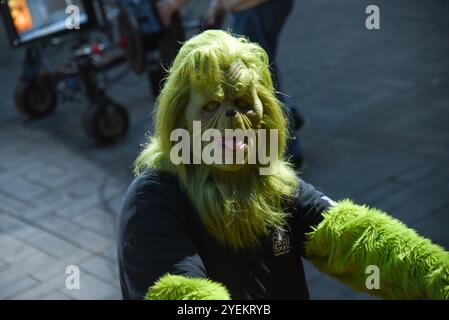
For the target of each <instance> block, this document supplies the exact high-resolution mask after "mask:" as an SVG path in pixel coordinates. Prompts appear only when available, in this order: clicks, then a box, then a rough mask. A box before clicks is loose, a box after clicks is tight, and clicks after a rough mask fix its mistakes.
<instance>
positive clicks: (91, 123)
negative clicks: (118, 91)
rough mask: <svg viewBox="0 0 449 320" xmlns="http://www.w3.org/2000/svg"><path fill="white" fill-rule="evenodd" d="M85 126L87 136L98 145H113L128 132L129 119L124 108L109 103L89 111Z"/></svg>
mask: <svg viewBox="0 0 449 320" xmlns="http://www.w3.org/2000/svg"><path fill="white" fill-rule="evenodd" d="M84 126H85V129H86V131H87V134H88V135H89V136H90V137H92V138H93V139H94V140H95V141H96V142H97V143H98V144H103V145H106V144H112V143H114V142H116V141H117V140H119V139H120V138H122V137H123V136H125V134H126V133H127V132H128V128H129V117H128V113H127V111H126V109H125V108H124V107H123V106H121V105H119V104H117V103H115V102H111V101H108V102H105V103H103V104H101V105H92V106H90V107H89V108H88V109H87V111H86V113H85V115H84Z"/></svg>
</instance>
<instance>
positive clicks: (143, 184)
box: [118, 178, 206, 299]
mask: <svg viewBox="0 0 449 320" xmlns="http://www.w3.org/2000/svg"><path fill="white" fill-rule="evenodd" d="M178 193H179V192H178ZM182 207H183V203H181V198H179V197H178V195H177V192H175V191H174V190H171V189H170V188H169V187H167V185H164V184H163V183H161V181H158V180H154V179H150V178H137V179H136V180H135V181H134V182H133V183H132V184H131V186H130V188H129V189H128V192H127V194H126V197H125V201H124V205H123V208H122V212H121V216H120V221H119V240H118V241H119V243H118V259H119V269H120V283H121V288H122V294H123V298H124V299H142V298H143V297H144V295H145V294H146V292H147V291H148V288H149V287H151V286H152V285H153V284H154V282H155V281H156V280H157V279H159V278H160V277H161V276H163V275H164V274H166V273H171V274H177V275H184V276H191V277H201V278H203V277H206V272H205V269H204V265H203V263H202V261H201V258H200V256H199V255H198V253H197V251H196V248H195V245H194V244H193V242H192V237H191V232H190V230H189V227H188V226H189V224H188V222H187V221H185V220H184V218H183V215H182V212H181V211H182Z"/></svg>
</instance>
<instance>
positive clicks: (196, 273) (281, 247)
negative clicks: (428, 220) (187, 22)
mask: <svg viewBox="0 0 449 320" xmlns="http://www.w3.org/2000/svg"><path fill="white" fill-rule="evenodd" d="M268 61H269V60H268V57H267V54H266V53H265V51H264V50H263V49H262V48H261V47H260V46H258V45H257V44H254V43H251V42H249V41H247V40H246V39H244V38H238V37H234V36H232V35H230V34H229V33H227V32H223V31H218V30H210V31H206V32H204V33H202V34H200V35H197V36H195V37H194V38H192V39H190V40H189V41H187V42H186V43H185V44H184V45H183V46H182V48H181V50H180V52H179V53H178V55H177V57H176V59H175V61H174V63H173V65H172V67H171V68H170V70H169V74H168V77H167V79H166V81H165V84H164V87H163V89H162V91H161V94H160V95H159V97H158V100H157V110H156V115H155V132H154V134H153V136H152V137H151V138H150V141H149V142H148V144H147V145H146V146H145V147H144V149H143V151H142V152H141V154H140V155H139V157H138V158H137V160H136V165H135V173H136V178H135V179H134V181H133V182H132V184H131V185H130V187H129V189H128V192H127V194H126V197H125V201H124V205H123V209H122V212H121V216H120V222H119V246H118V257H119V268H120V279H121V287H122V293H123V296H124V298H126V299H143V298H145V299H266V298H271V299H308V298H309V295H308V290H307V284H306V282H305V278H304V271H303V266H302V262H301V258H302V257H304V258H307V259H309V260H310V261H311V262H312V263H313V264H314V265H315V266H316V267H317V268H318V269H320V270H322V271H323V272H326V273H328V274H330V275H332V276H333V277H335V278H337V279H339V280H341V281H342V282H344V283H346V284H348V285H349V286H351V287H352V288H354V289H356V290H359V291H367V292H369V293H372V294H375V295H378V296H380V297H383V298H387V299H449V253H448V252H446V251H445V250H444V249H443V248H441V247H439V246H438V245H435V244H433V243H432V242H431V241H430V240H428V239H425V238H423V237H420V236H419V235H417V234H416V232H415V231H413V230H412V229H410V228H407V227H406V226H405V225H403V224H402V223H401V222H399V221H397V220H395V219H394V218H392V217H390V216H389V215H387V214H386V213H383V212H381V211H379V210H376V209H373V208H369V207H367V206H361V205H357V204H355V203H353V202H352V201H351V200H342V201H338V202H333V201H332V200H330V199H329V198H327V197H326V196H325V195H324V194H322V193H321V192H320V191H318V190H316V189H315V188H314V187H313V186H312V185H310V184H307V183H306V182H304V181H303V180H302V179H301V178H299V177H298V176H297V175H296V173H295V172H294V170H293V169H292V166H291V165H290V164H289V162H288V159H285V157H284V149H285V145H286V141H287V139H288V138H289V132H288V129H287V127H288V126H287V120H286V119H287V117H286V115H285V114H284V113H283V112H284V111H283V110H285V109H284V108H283V107H282V104H281V103H280V102H279V101H278V100H277V99H276V94H275V91H274V88H273V83H272V79H271V75H270V71H269V63H268ZM196 121H197V122H198V123H200V124H201V130H202V131H205V130H208V129H215V130H217V131H218V132H219V133H223V132H225V131H226V129H233V130H236V129H240V130H242V131H243V132H249V131H251V130H253V131H255V132H261V131H262V130H274V131H275V132H276V133H277V135H276V140H275V141H272V140H271V138H270V139H268V138H264V137H263V136H262V137H260V136H257V138H255V139H256V140H251V139H249V138H245V137H244V138H238V137H237V138H236V137H233V138H232V139H231V140H229V139H228V138H226V137H225V138H220V139H219V140H218V141H219V143H218V148H219V151H221V149H223V150H224V151H226V150H228V151H229V150H231V154H234V153H236V152H237V149H238V150H242V152H243V154H244V156H243V159H241V160H242V161H240V162H237V161H235V162H230V163H228V162H223V161H221V162H220V161H216V162H213V163H209V164H206V163H204V162H201V161H195V159H194V158H195V156H194V155H192V154H190V153H188V155H187V157H186V159H187V160H188V161H184V162H176V161H173V153H172V152H173V148H174V147H176V145H177V144H178V141H176V139H174V137H173V132H175V131H176V130H177V129H182V130H185V131H186V132H188V133H193V132H194V123H195V122H196ZM193 135H194V139H193V140H194V141H195V139H197V140H196V141H198V137H196V138H195V134H193ZM251 141H252V142H253V143H251ZM260 143H265V144H266V145H267V146H268V152H269V153H271V154H275V157H270V161H269V163H262V162H261V161H259V160H258V161H256V163H250V161H249V159H250V154H251V150H254V149H256V150H258V149H259V148H260V146H261V144H260ZM194 144H195V142H189V144H188V148H189V149H193V148H194V146H193V145H194ZM200 144H201V147H206V145H207V144H208V143H206V141H201V142H200ZM251 146H252V149H251ZM254 146H256V147H254ZM216 148H217V144H215V145H214V151H213V152H212V153H214V154H215V153H216V152H217V149H216ZM225 153H226V152H225ZM223 157H224V156H223ZM221 159H223V158H221ZM233 159H234V158H233ZM219 160H220V159H219ZM192 162H193V163H192ZM267 167H269V168H270V174H261V170H260V169H263V168H265V169H266V168H267ZM370 266H376V267H377V268H378V270H379V283H380V286H379V288H377V289H376V290H369V289H368V288H367V287H366V279H367V273H366V270H367V268H368V267H370Z"/></svg>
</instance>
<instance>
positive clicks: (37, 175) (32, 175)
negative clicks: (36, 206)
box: [23, 162, 80, 190]
mask: <svg viewBox="0 0 449 320" xmlns="http://www.w3.org/2000/svg"><path fill="white" fill-rule="evenodd" d="M79 176H80V172H79V171H75V170H66V169H65V168H61V167H58V166H55V165H50V164H49V163H48V162H44V163H43V164H40V165H39V168H38V169H36V170H33V171H31V172H28V173H26V174H23V177H24V178H25V179H26V180H28V181H30V182H32V183H33V182H34V183H38V184H40V185H42V186H44V187H46V188H48V189H50V190H58V188H59V187H62V186H66V185H69V184H70V183H71V182H73V181H76V180H78V179H79Z"/></svg>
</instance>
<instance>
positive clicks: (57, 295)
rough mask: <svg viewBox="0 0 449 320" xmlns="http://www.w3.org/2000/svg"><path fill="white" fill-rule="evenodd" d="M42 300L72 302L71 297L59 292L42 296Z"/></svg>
mask: <svg viewBox="0 0 449 320" xmlns="http://www.w3.org/2000/svg"><path fill="white" fill-rule="evenodd" d="M40 299H42V300H72V298H70V297H69V296H67V295H65V294H63V293H62V292H59V291H52V292H51V293H49V294H48V295H44V296H42V297H41V298H40Z"/></svg>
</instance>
